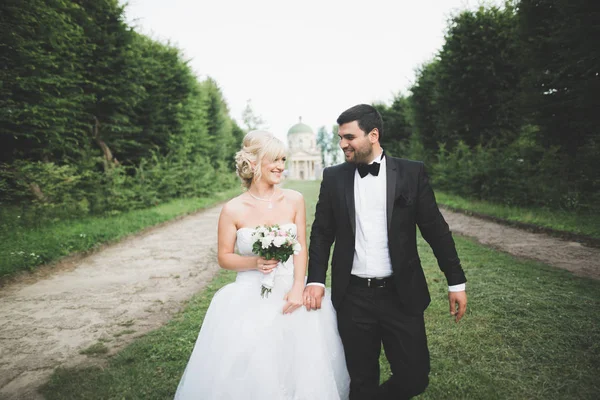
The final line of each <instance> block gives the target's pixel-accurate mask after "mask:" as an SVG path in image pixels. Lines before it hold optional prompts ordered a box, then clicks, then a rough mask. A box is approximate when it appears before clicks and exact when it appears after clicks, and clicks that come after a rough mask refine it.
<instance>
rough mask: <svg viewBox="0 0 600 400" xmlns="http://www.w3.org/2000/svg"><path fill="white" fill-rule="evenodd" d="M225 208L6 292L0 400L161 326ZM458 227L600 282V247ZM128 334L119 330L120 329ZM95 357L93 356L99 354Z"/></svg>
mask: <svg viewBox="0 0 600 400" xmlns="http://www.w3.org/2000/svg"><path fill="white" fill-rule="evenodd" d="M219 211H220V208H219V207H217V208H213V209H210V210H207V211H205V212H202V213H199V214H196V215H193V216H189V217H186V218H184V219H181V220H179V221H175V222H173V223H170V224H167V225H165V226H161V227H158V228H156V229H153V230H151V231H149V232H147V233H144V234H141V235H138V236H134V237H132V238H129V239H127V240H125V241H123V242H121V243H119V244H117V245H114V246H111V247H108V248H107V249H105V250H102V251H100V252H98V253H96V254H94V255H91V256H89V257H86V258H83V259H82V260H80V261H79V262H78V263H77V264H76V265H75V266H73V267H72V268H63V269H60V268H58V269H57V270H55V271H54V272H51V273H50V274H48V276H45V277H42V278H41V279H39V280H38V281H36V282H33V283H31V282H26V281H24V282H21V283H16V284H12V285H9V286H8V287H6V288H3V289H2V290H1V291H0V399H7V400H12V399H37V398H41V397H39V395H37V394H36V388H37V387H38V386H39V385H40V384H42V383H43V382H44V381H45V380H46V379H47V378H48V377H49V376H50V374H51V373H52V371H53V370H54V369H55V368H56V367H58V366H64V367H69V366H76V365H82V364H85V363H89V362H90V358H88V357H87V356H84V355H80V354H79V351H80V350H82V349H86V348H88V347H89V346H91V345H93V344H96V343H98V342H99V340H100V341H103V342H104V341H105V342H104V344H105V345H106V346H107V347H108V348H109V349H110V353H114V352H116V351H118V350H119V349H121V348H122V347H123V346H124V345H126V344H128V343H129V342H131V341H132V340H133V339H135V337H137V336H139V335H142V334H144V333H146V332H148V331H150V330H152V329H155V328H157V327H159V326H161V325H163V324H164V323H165V322H166V321H168V320H169V319H170V318H171V317H172V315H173V314H174V312H176V311H177V310H178V309H179V308H180V307H181V305H182V303H183V302H184V301H185V300H187V299H189V298H190V297H191V296H192V295H193V294H195V293H197V292H198V291H199V290H201V289H202V288H203V287H204V286H205V285H206V283H207V282H208V281H209V280H210V278H211V277H212V276H213V275H214V273H215V272H216V271H217V270H218V266H217V264H216V252H215V250H216V226H217V218H218V213H219ZM443 212H444V215H445V217H446V219H447V220H448V223H449V224H450V227H451V229H452V230H453V231H454V232H455V233H459V234H462V235H466V236H471V237H475V238H477V239H478V240H479V241H480V242H481V243H482V244H485V245H489V246H493V247H495V248H497V249H499V250H503V251H507V252H509V253H512V254H514V255H517V256H522V257H527V258H532V259H536V260H539V261H542V262H545V263H547V264H550V265H554V266H557V267H560V268H565V269H567V270H570V271H572V272H573V273H575V274H578V275H581V276H586V277H591V278H595V279H600V265H599V262H598V260H600V249H594V248H587V247H583V246H581V245H579V244H578V243H571V242H567V241H563V240H560V239H555V238H552V237H549V236H547V235H544V234H534V233H529V232H524V231H520V230H518V229H515V228H510V227H506V226H502V225H498V224H496V223H494V222H489V221H483V220H480V219H477V218H474V217H469V216H466V215H462V214H457V213H454V212H451V211H446V210H444V211H443ZM124 331H125V332H129V331H135V332H130V333H127V334H122V335H121V336H118V337H115V334H117V335H118V334H120V333H123V332H124ZM91 360H93V359H91Z"/></svg>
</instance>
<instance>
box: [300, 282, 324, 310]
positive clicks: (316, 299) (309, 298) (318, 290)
mask: <svg viewBox="0 0 600 400" xmlns="http://www.w3.org/2000/svg"><path fill="white" fill-rule="evenodd" d="M323 296H325V288H324V287H322V286H320V285H309V286H307V287H305V288H304V295H303V297H304V306H305V307H306V311H310V310H319V309H320V308H321V301H322V300H323Z"/></svg>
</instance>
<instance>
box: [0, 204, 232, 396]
mask: <svg viewBox="0 0 600 400" xmlns="http://www.w3.org/2000/svg"><path fill="white" fill-rule="evenodd" d="M219 212H220V207H217V208H213V209H209V210H206V211H204V212H202V213H199V214H196V215H192V216H189V217H186V218H183V219H181V220H179V221H175V222H173V223H170V224H167V225H165V226H161V227H159V228H156V229H153V230H150V231H149V232H146V233H144V234H141V235H138V236H134V237H131V238H129V239H126V240H125V241H123V242H121V243H118V244H116V245H114V246H111V247H108V248H107V249H104V250H102V251H100V252H98V253H96V254H93V255H91V256H89V257H86V258H84V259H83V260H80V262H79V263H78V265H77V266H75V267H74V268H67V270H64V268H63V270H62V271H58V272H57V273H54V274H52V273H51V274H49V276H47V277H45V278H42V279H41V280H39V281H37V282H35V283H29V282H22V283H16V284H13V285H9V286H8V287H6V288H3V289H2V290H0V399H3V400H4V399H7V400H8V399H11V400H12V399H19V400H20V399H37V398H41V396H39V395H37V394H36V388H37V387H38V386H39V385H40V384H41V383H43V382H44V381H46V379H47V378H48V377H49V376H50V374H51V373H52V371H53V370H54V369H55V368H56V367H58V366H74V365H79V364H81V363H86V362H88V360H89V359H88V357H87V356H85V355H80V354H79V351H80V350H82V349H86V348H88V347H89V346H91V345H93V344H96V343H98V341H99V340H101V341H104V340H108V341H107V342H105V345H106V346H107V347H108V348H109V349H110V353H113V352H115V351H117V350H118V349H120V348H122V347H123V346H124V345H125V344H127V343H129V342H131V341H132V339H134V338H135V337H136V336H139V335H141V334H144V333H146V332H148V331H150V330H152V329H156V328H157V327H159V326H161V325H163V324H164V323H165V322H167V321H168V320H169V319H170V318H171V316H172V315H173V314H174V313H175V312H176V311H177V310H178V309H179V308H180V307H181V305H182V303H183V302H184V301H185V300H187V299H189V298H190V297H191V296H192V295H193V294H195V293H197V292H198V291H200V290H201V289H202V288H203V287H204V286H205V285H206V283H207V282H208V281H210V279H211V278H212V277H213V275H214V273H215V272H216V271H217V270H218V265H217V263H216V243H217V235H216V232H217V219H218V215H219ZM59 270H60V268H59ZM124 331H125V332H128V331H129V332H130V333H128V334H122V335H121V336H119V337H115V336H114V335H115V334H119V333H123V332H124ZM131 331H133V332H131Z"/></svg>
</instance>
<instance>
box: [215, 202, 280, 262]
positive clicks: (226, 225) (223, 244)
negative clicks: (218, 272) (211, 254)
mask: <svg viewBox="0 0 600 400" xmlns="http://www.w3.org/2000/svg"><path fill="white" fill-rule="evenodd" d="M234 208H235V207H234V206H232V204H231V203H227V204H225V206H223V209H222V210H221V215H220V216H219V227H218V250H217V261H218V262H219V265H220V266H221V268H223V269H229V270H232V271H249V270H253V269H257V270H259V271H260V272H263V273H267V272H270V271H271V269H273V268H275V267H276V266H277V261H275V260H265V259H264V258H261V257H258V256H241V255H239V254H235V241H236V239H237V227H236V225H235V219H234V217H233V215H234V212H233V211H234V210H233V209H234Z"/></svg>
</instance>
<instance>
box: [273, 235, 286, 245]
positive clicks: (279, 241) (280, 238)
mask: <svg viewBox="0 0 600 400" xmlns="http://www.w3.org/2000/svg"><path fill="white" fill-rule="evenodd" d="M285 242H286V238H285V237H283V236H276V237H275V239H273V244H274V245H275V247H281V245H282V244H284V243H285Z"/></svg>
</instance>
